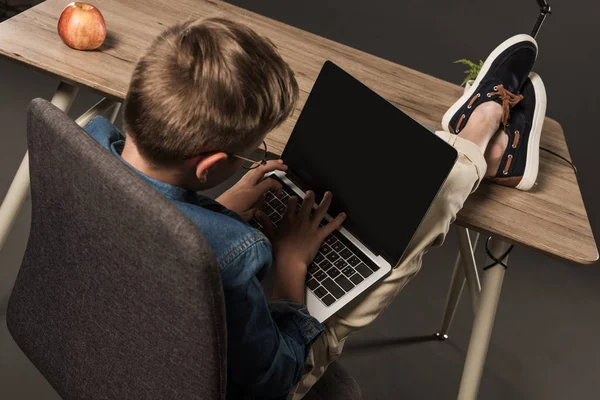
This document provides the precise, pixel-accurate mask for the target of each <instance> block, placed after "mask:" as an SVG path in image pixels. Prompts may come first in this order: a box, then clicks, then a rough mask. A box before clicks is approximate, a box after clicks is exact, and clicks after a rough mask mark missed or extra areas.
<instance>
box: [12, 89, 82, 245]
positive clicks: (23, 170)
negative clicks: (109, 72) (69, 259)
mask: <svg viewBox="0 0 600 400" xmlns="http://www.w3.org/2000/svg"><path fill="white" fill-rule="evenodd" d="M78 90H79V88H78V87H76V86H73V85H70V84H68V83H65V82H61V83H60V84H59V85H58V89H56V92H55V93H54V96H53V97H52V104H54V105H55V106H57V107H58V108H60V109H61V110H63V111H64V112H67V111H68V110H69V108H71V105H72V104H73V100H75V96H77V92H78ZM28 193H29V153H28V152H25V156H24V157H23V160H22V161H21V165H20V166H19V169H18V170H17V173H16V174H15V177H14V178H13V181H12V183H11V184H10V187H9V188H8V192H6V196H5V197H4V201H3V202H2V205H1V206H0V250H1V249H2V247H3V246H4V242H6V238H7V237H8V233H9V232H10V230H11V229H12V227H13V225H14V223H15V221H16V220H17V216H18V215H19V211H20V210H21V207H23V204H24V203H25V200H26V199H27V195H28Z"/></svg>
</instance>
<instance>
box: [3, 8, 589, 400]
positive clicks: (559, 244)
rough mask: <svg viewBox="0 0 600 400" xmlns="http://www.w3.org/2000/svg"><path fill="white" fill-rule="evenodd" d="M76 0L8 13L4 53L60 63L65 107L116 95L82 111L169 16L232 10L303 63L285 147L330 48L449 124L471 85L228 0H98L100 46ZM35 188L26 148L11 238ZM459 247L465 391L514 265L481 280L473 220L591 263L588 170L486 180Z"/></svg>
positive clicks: (113, 86) (8, 212)
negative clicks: (66, 18)
mask: <svg viewBox="0 0 600 400" xmlns="http://www.w3.org/2000/svg"><path fill="white" fill-rule="evenodd" d="M67 3H69V0H47V1H46V2H44V3H42V4H39V5H37V6H35V7H34V8H32V9H30V10H28V11H26V12H24V13H22V14H20V15H18V16H16V17H14V18H12V19H10V20H8V21H5V22H4V23H2V24H0V54H2V55H4V56H6V57H8V58H9V59H11V60H15V61H18V62H20V63H24V64H28V65H29V66H31V67H33V68H35V69H37V70H39V71H42V72H43V73H47V74H50V75H52V76H54V77H56V78H57V79H58V80H60V81H62V83H61V85H60V87H59V90H58V91H57V94H56V95H55V98H54V99H53V101H54V102H55V103H56V104H58V105H59V107H61V108H62V109H64V110H66V109H68V107H69V106H70V104H71V103H72V101H73V98H74V97H75V94H76V88H77V87H79V86H86V87H89V88H92V89H94V90H96V91H98V92H100V93H102V94H103V95H104V96H106V98H107V99H106V100H105V101H104V102H101V104H99V105H97V107H96V108H94V109H93V110H92V111H91V112H90V113H88V114H87V115H85V116H84V117H83V118H82V119H80V120H79V121H78V122H79V123H82V124H83V123H84V122H85V121H87V120H89V118H91V116H93V115H95V114H96V113H98V112H106V111H107V110H111V111H112V118H113V119H114V117H115V116H116V111H115V110H117V107H118V106H116V104H118V102H120V101H121V100H123V99H124V97H125V95H126V92H127V87H128V83H129V79H130V76H131V73H132V71H133V68H134V65H135V61H136V59H137V58H138V56H140V55H141V54H142V52H143V51H144V49H145V48H146V47H147V46H148V45H149V43H150V42H151V40H152V39H153V38H154V37H155V36H156V35H158V34H159V33H160V32H161V31H162V30H164V29H165V27H167V26H169V25H171V24H173V23H176V22H180V21H182V20H185V19H186V18H189V17H197V18H202V17H212V16H224V17H227V18H230V19H232V20H235V21H239V22H242V23H244V24H247V25H249V26H250V27H252V28H253V29H255V30H256V31H258V32H259V33H261V34H263V35H265V36H268V37H269V38H270V39H271V40H272V41H273V42H274V43H275V45H276V46H277V48H278V50H279V52H280V53H281V55H282V57H283V58H284V59H285V61H287V62H288V64H289V65H290V66H291V67H292V69H293V70H294V72H295V74H296V78H297V80H298V84H299V86H300V101H299V102H298V109H297V110H296V111H295V112H294V114H293V116H292V117H291V118H290V119H289V120H287V121H286V122H285V123H284V124H283V125H282V126H280V127H279V128H278V129H276V130H275V131H274V132H272V133H271V134H269V136H268V138H267V142H268V145H269V149H271V150H272V151H274V152H275V153H277V154H280V153H281V152H282V150H283V148H284V147H285V144H286V143H287V140H288V138H289V135H290V133H291V131H292V128H293V126H294V124H295V123H296V120H297V117H298V115H299V114H300V111H301V110H302V107H303V106H304V103H305V101H306V98H307V96H308V93H309V92H310V90H311V88H312V85H313V83H314V81H315V79H316V77H317V75H318V73H319V70H320V68H321V66H322V64H323V62H324V61H325V60H332V61H333V62H335V63H336V64H338V65H339V66H341V67H342V68H343V69H345V70H346V71H348V72H349V73H350V74H352V75H353V76H355V77H356V78H358V79H359V80H361V81H362V82H363V83H365V84H366V85H367V86H369V87H370V88H372V89H373V90H375V91H376V92H377V93H379V94H381V95H382V96H384V97H385V98H386V99H388V100H389V101H391V102H392V103H394V104H395V105H397V106H398V107H399V108H400V109H402V110H403V111H404V112H406V113H407V114H408V115H410V116H411V117H413V118H414V119H416V120H417V121H419V122H420V123H423V124H428V125H431V126H434V127H436V128H441V126H440V121H441V118H442V115H443V114H444V112H445V111H446V110H447V109H448V107H449V106H450V105H451V104H452V103H454V101H455V100H456V99H457V98H458V97H459V96H460V94H461V90H462V89H461V88H460V87H459V86H456V85H454V84H451V83H448V82H445V81H442V80H440V79H437V78H434V77H431V76H429V75H425V74H423V73H420V72H418V71H415V70H412V69H410V68H406V67H404V66H401V65H398V64H395V63H392V62H390V61H387V60H384V59H381V58H379V57H376V56H373V55H370V54H367V53H365V52H362V51H359V50H356V49H353V48H350V47H348V46H345V45H342V44H339V43H336V42H333V41H331V40H328V39H325V38H322V37H319V36H316V35H314V34H311V33H308V32H305V31H302V30H300V29H298V28H294V27H291V26H288V25H286V24H283V23H281V22H278V21H274V20H272V19H269V18H266V17H264V16H261V15H258V14H255V13H252V12H250V11H246V10H243V9H241V8H238V7H235V6H232V5H230V4H227V3H223V2H220V1H212V0H175V1H170V2H163V1H160V0H143V1H142V0H128V1H123V0H95V2H94V4H95V5H96V6H98V8H99V9H100V10H101V11H102V13H103V15H104V18H105V20H106V23H107V28H108V32H109V36H108V37H107V40H106V42H105V44H104V45H103V46H102V47H101V48H100V49H99V51H92V52H81V51H76V50H72V49H70V48H68V47H67V46H65V45H64V44H63V43H62V41H61V40H60V38H59V37H58V34H57V30H56V25H57V20H58V17H59V15H60V13H61V11H62V9H63V7H64V6H65V5H66V4H67ZM541 142H542V146H544V147H547V148H548V149H550V150H553V151H555V152H557V153H559V154H561V155H563V156H565V157H567V158H570V156H569V151H568V149H567V145H566V142H565V137H564V134H563V131H562V128H561V126H560V125H559V124H558V123H557V122H556V121H554V120H552V119H549V118H546V121H545V124H544V130H543V134H542V141H541ZM27 189H28V170H27V158H25V159H24V162H23V163H22V164H21V168H20V170H19V172H18V173H17V176H16V177H15V181H14V182H13V185H11V189H10V190H9V193H8V194H7V196H6V198H5V201H4V203H3V205H2V209H0V246H2V245H3V243H4V240H5V238H6V235H7V234H8V231H9V230H10V227H11V226H12V223H13V222H14V218H15V217H16V213H15V210H17V211H18V209H19V208H20V206H21V205H22V203H23V201H24V198H25V196H26V193H27ZM457 224H458V225H459V226H460V228H458V237H459V243H460V247H461V248H460V250H461V251H460V256H459V257H458V259H457V262H456V269H455V274H454V277H453V282H452V284H451V290H450V292H449V298H448V303H447V312H446V314H445V316H444V319H443V324H442V329H441V330H440V337H441V338H444V337H447V336H446V332H447V330H448V328H449V325H450V321H451V319H452V314H453V311H454V309H455V306H456V302H457V301H458V297H459V296H460V292H461V290H462V286H463V285H464V283H465V280H466V282H467V284H468V286H469V289H470V291H471V295H472V300H473V305H474V311H475V322H474V328H473V332H472V335H471V343H470V345H469V351H468V354H467V360H466V363H465V372H464V374H463V380H462V382H461V389H460V392H459V398H460V399H472V398H476V396H477V391H478V387H479V381H480V379H481V373H482V370H483V363H484V362H485V355H486V353H487V346H488V344H489V335H490V334H491V329H492V326H493V320H494V316H495V311H496V305H497V302H498V298H499V294H500V288H501V284H502V279H503V276H504V268H503V267H502V266H499V265H498V266H496V267H493V268H491V269H489V270H488V271H487V273H486V274H485V281H484V289H483V290H481V288H480V283H479V278H478V275H477V269H476V265H475V263H474V259H473V246H474V244H473V242H475V240H474V239H475V238H471V237H470V236H471V235H470V233H469V230H467V229H465V228H469V229H471V230H474V231H477V232H481V233H484V234H486V235H490V236H493V237H494V239H493V240H492V243H491V246H490V247H491V249H492V253H493V254H496V255H497V256H499V254H501V253H503V250H504V249H505V248H506V247H507V243H510V244H517V245H521V246H526V247H529V248H531V249H534V250H537V251H541V252H543V253H545V254H548V255H550V256H552V257H556V258H558V259H561V260H564V261H567V262H570V263H575V264H592V263H594V262H596V261H597V260H598V249H597V247H596V243H595V240H594V237H593V234H592V230H591V228H590V224H589V221H588V217H587V214H586V211H585V207H584V204H583V200H582V198H581V193H580V190H579V186H578V184H577V179H576V177H575V174H574V172H573V170H572V169H571V167H570V166H569V165H568V164H566V163H565V162H564V161H562V160H560V159H558V158H556V157H555V156H552V155H549V154H547V153H545V152H541V159H540V172H539V177H538V182H537V185H536V186H535V187H534V189H533V190H532V191H530V192H520V191H518V190H515V189H510V188H506V187H502V186H497V185H489V184H486V183H484V184H482V185H481V188H480V189H479V190H478V191H477V192H476V193H475V194H473V195H472V196H471V197H470V198H469V200H468V201H467V203H466V204H465V206H464V208H463V210H462V211H461V212H460V214H459V216H458V220H457Z"/></svg>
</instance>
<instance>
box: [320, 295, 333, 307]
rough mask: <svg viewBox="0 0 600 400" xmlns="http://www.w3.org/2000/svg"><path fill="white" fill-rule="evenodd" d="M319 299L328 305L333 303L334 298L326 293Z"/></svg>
mask: <svg viewBox="0 0 600 400" xmlns="http://www.w3.org/2000/svg"><path fill="white" fill-rule="evenodd" d="M321 301H323V303H325V305H326V306H327V307H329V306H330V305H332V304H333V303H335V298H334V297H333V296H332V295H330V294H328V295H327V296H325V297H323V298H322V299H321Z"/></svg>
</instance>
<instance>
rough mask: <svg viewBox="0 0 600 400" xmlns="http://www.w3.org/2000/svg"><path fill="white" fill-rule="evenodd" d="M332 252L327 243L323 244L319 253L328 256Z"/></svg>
mask: <svg viewBox="0 0 600 400" xmlns="http://www.w3.org/2000/svg"><path fill="white" fill-rule="evenodd" d="M330 252H331V247H329V246H327V245H326V244H325V243H323V245H321V247H320V248H319V253H321V254H324V255H327V254H329V253H330Z"/></svg>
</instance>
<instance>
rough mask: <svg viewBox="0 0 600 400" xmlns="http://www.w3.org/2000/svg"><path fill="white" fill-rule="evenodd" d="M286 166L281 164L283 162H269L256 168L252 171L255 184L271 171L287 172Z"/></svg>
mask: <svg viewBox="0 0 600 400" xmlns="http://www.w3.org/2000/svg"><path fill="white" fill-rule="evenodd" d="M287 168H288V167H287V165H285V164H284V163H283V160H269V161H267V163H266V164H265V165H261V166H260V167H258V168H255V169H253V170H252V172H254V173H255V174H256V176H255V178H256V179H257V182H258V181H259V180H260V179H262V177H263V176H264V175H265V174H268V173H269V172H273V171H287Z"/></svg>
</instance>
